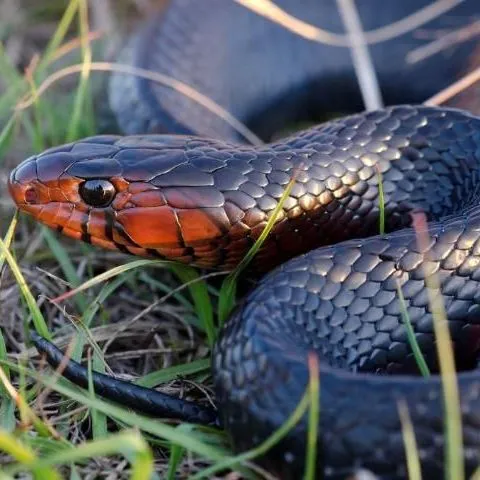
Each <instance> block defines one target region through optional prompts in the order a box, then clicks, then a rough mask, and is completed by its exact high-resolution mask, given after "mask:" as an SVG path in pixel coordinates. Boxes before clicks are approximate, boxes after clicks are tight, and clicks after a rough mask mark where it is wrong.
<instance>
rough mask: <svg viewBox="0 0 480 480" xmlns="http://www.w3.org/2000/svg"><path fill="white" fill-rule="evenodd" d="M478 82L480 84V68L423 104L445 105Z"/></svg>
mask: <svg viewBox="0 0 480 480" xmlns="http://www.w3.org/2000/svg"><path fill="white" fill-rule="evenodd" d="M477 82H480V67H478V68H476V69H475V70H473V72H470V73H469V74H467V75H465V76H464V77H462V78H461V79H460V80H458V81H456V82H455V83H453V84H452V85H450V86H448V87H447V88H445V89H444V90H442V91H441V92H438V93H437V94H436V95H434V96H433V97H430V98H429V99H428V100H425V102H423V103H424V104H425V105H430V106H433V107H435V106H437V105H441V104H442V103H445V102H446V101H448V100H450V99H451V98H453V97H454V96H455V95H458V94H459V93H461V92H463V91H464V90H466V89H467V88H469V87H471V86H472V85H473V84H475V83H477Z"/></svg>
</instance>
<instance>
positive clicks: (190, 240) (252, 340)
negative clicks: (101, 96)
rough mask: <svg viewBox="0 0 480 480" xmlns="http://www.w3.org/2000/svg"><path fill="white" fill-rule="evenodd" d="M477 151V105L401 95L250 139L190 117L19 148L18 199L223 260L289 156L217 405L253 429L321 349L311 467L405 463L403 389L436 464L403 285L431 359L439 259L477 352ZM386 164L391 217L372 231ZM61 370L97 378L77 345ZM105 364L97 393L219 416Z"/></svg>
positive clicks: (210, 260)
mask: <svg viewBox="0 0 480 480" xmlns="http://www.w3.org/2000/svg"><path fill="white" fill-rule="evenodd" d="M178 3H181V2H178ZM187 3H188V2H187ZM407 3H408V2H407ZM130 87H131V85H130ZM224 133H225V132H224ZM225 136H227V137H228V136H229V133H228V132H226V133H225ZM479 167H480V119H478V118H476V117H474V116H472V115H470V114H468V113H464V112H461V111H459V110H454V109H447V108H434V107H421V106H418V107H417V106H411V105H405V106H398V107H390V108H387V109H384V110H379V111H375V112H369V113H362V114H357V115H353V116H349V117H345V118H342V119H338V120H333V121H330V122H328V123H325V124H322V125H320V126H318V127H313V128H310V129H308V130H305V131H303V132H301V133H297V134H295V135H293V136H291V137H288V138H286V139H284V140H282V141H279V142H276V143H270V144H266V145H264V146H259V147H251V146H245V145H240V144H236V143H232V142H231V141H228V140H211V139H208V138H203V137H196V136H189V135H185V136H174V135H141V136H127V137H119V136H113V135H112V136H98V137H93V138H89V139H85V140H82V141H78V142H74V143H72V144H69V145H65V146H61V147H56V148H54V149H51V150H48V151H46V152H44V153H43V154H41V155H38V156H35V157H32V158H30V159H27V160H26V161H25V162H24V163H22V164H21V165H20V166H19V167H17V169H15V170H14V172H12V175H11V178H10V182H9V187H10V192H11V194H12V197H13V198H14V200H15V202H16V203H17V205H18V206H19V207H20V208H21V209H22V210H24V211H26V212H28V213H30V214H32V215H33V216H34V217H35V218H37V219H38V220H39V221H41V222H43V223H45V224H47V225H49V226H51V227H53V228H56V229H57V230H59V231H62V232H63V233H65V234H67V235H69V236H72V237H74V238H78V239H82V240H85V241H89V242H91V243H94V244H97V245H100V246H103V247H107V248H112V249H120V250H122V251H125V252H130V253H134V254H142V255H153V256H156V257H162V258H169V259H175V260H179V261H181V262H186V263H193V264H196V265H199V266H202V267H213V268H231V267H233V266H234V265H235V264H237V263H238V262H239V261H240V259H241V258H242V257H243V255H244V254H245V252H246V251H247V250H248V248H249V247H250V246H251V245H252V243H253V242H254V240H255V239H256V238H258V236H259V234H260V233H261V231H262V230H263V228H264V227H265V224H266V221H267V219H268V217H269V214H271V213H272V211H273V210H274V208H275V206H276V205H277V203H278V201H279V199H280V197H281V195H282V193H283V191H284V189H285V187H286V185H287V184H288V182H289V181H290V179H291V177H292V175H293V174H294V173H295V184H294V186H293V188H292V191H291V193H290V195H289V197H288V198H287V200H286V202H285V204H284V205H283V209H282V213H281V215H280V217H279V219H278V220H277V223H276V224H275V226H274V229H273V231H272V234H271V235H270V236H269V238H268V239H267V241H266V242H265V244H264V246H263V247H262V249H261V251H260V253H259V255H258V256H257V257H256V258H255V260H254V262H255V264H254V265H255V266H256V268H258V269H261V270H267V269H270V268H271V267H273V266H275V265H279V266H278V267H277V268H276V269H275V270H274V271H273V272H271V273H269V274H268V275H267V276H266V277H265V278H264V279H263V280H262V281H261V282H260V284H259V285H258V287H257V288H256V289H255V290H254V291H253V292H251V293H250V294H249V295H248V297H247V298H246V300H245V301H244V302H243V303H242V304H241V306H240V307H239V308H238V309H237V310H236V312H235V313H234V314H233V316H232V317H231V318H230V319H229V320H228V322H227V325H226V327H225V328H224V330H223V331H222V333H221V335H220V338H219V340H218V341H217V343H216V346H215V348H214V352H213V361H212V366H213V378H214V384H215V389H216V394H217V404H218V407H219V413H220V415H219V417H220V422H221V424H222V426H223V427H224V428H225V429H226V430H227V431H228V432H229V434H230V436H231V438H232V442H233V444H234V447H235V448H236V449H238V450H243V449H246V448H250V447H252V446H254V445H257V444H258V443H259V442H261V441H262V440H263V439H265V438H266V437H267V436H268V435H270V434H271V433H272V431H273V430H274V429H276V428H278V427H279V426H280V425H281V424H282V423H283V422H284V421H285V419H286V418H287V417H288V415H289V414H290V413H291V412H292V411H293V409H294V407H295V406H296V405H297V403H298V402H299V400H300V398H301V396H302V395H303V393H304V391H305V389H306V386H307V384H308V378H309V371H308V368H307V363H308V362H307V357H308V355H309V352H315V353H316V354H317V355H318V357H319V359H320V390H321V395H320V398H321V405H320V412H321V413H320V425H319V433H318V435H319V436H318V440H319V449H318V452H319V454H318V459H317V463H318V472H321V473H322V474H323V475H324V476H325V477H326V478H345V477H346V476H347V475H348V474H349V473H351V472H352V471H353V470H355V468H357V467H366V468H370V469H372V470H373V471H374V472H376V473H377V474H379V475H381V476H382V477H383V478H403V477H405V475H406V473H405V472H406V467H405V454H404V445H403V439H402V432H401V427H400V421H399V414H398V405H399V402H402V401H403V402H405V404H406V406H407V407H408V410H409V412H410V416H411V417H412V422H413V425H414V430H415V433H416V437H417V442H418V449H419V452H420V457H421V461H422V468H423V472H424V474H425V475H427V477H426V478H439V476H440V475H441V474H442V472H443V469H444V458H443V449H444V441H445V440H444V433H443V405H442V391H441V383H440V380H439V378H438V377H436V376H435V375H434V376H432V377H431V378H421V377H418V376H413V375H411V374H412V373H413V372H415V371H416V366H415V362H414V360H413V357H412V354H411V348H410V346H409V343H408V340H407V334H406V329H405V326H404V324H403V322H402V308H401V304H400V299H399V295H398V288H401V290H402V292H403V296H404V298H405V304H406V310H407V312H408V314H409V317H410V319H411V322H412V325H413V329H414V331H415V334H416V337H417V340H418V342H419V344H420V346H421V348H422V351H423V352H424V355H425V357H426V360H427V363H428V364H429V366H430V367H431V368H432V369H433V370H435V369H436V367H437V362H436V351H435V336H434V328H433V320H432V313H431V306H430V302H429V296H428V291H427V288H426V278H427V279H428V278H429V277H430V276H431V275H433V274H435V275H436V276H437V278H438V279H439V282H440V289H441V293H442V296H443V299H444V302H445V308H446V314H447V317H448V324H449V327H450V331H451V335H452V338H453V341H454V351H455V354H456V359H457V364H458V366H460V367H462V368H466V369H469V368H473V367H474V366H475V363H476V360H477V358H476V357H477V352H478V348H479V345H480V343H479V342H480V335H479V332H480V328H479V323H480V294H479V293H478V292H479V286H480V285H479V282H480V267H479V265H480V209H479V208H480V207H479V193H478V181H479V172H480V169H479ZM379 172H380V173H381V176H382V185H383V189H384V199H385V215H386V227H387V231H388V232H389V233H387V234H385V235H377V232H378V221H379V219H378V217H379V215H378V212H379V198H378V197H379V178H380V177H379ZM414 209H421V210H422V211H424V212H425V213H426V214H427V216H428V218H429V219H430V223H429V225H428V235H429V240H428V244H427V245H423V246H422V245H419V244H418V242H417V238H416V235H415V232H414V231H413V229H412V228H410V224H411V215H410V214H411V212H412V210H414ZM364 237H368V238H364ZM330 244H334V245H332V246H323V247H321V246H322V245H330ZM318 247H321V248H318ZM294 256H295V258H294V259H292V260H289V261H286V260H287V259H289V258H291V257H294ZM33 340H34V341H35V342H36V344H37V346H38V347H39V348H40V349H41V350H43V351H46V352H47V353H48V355H49V359H50V361H51V362H52V363H53V364H56V363H58V361H59V360H60V359H61V356H62V354H61V352H59V351H58V350H56V349H55V347H53V346H52V345H50V344H48V342H46V341H45V340H43V339H42V338H41V337H39V336H38V335H36V334H34V335H33ZM373 373H376V374H377V375H373ZM382 373H395V374H397V375H391V376H385V375H379V374H382ZM65 375H66V376H67V377H69V378H71V379H72V380H74V381H76V382H77V383H80V384H85V382H86V375H85V370H84V369H83V368H82V367H80V366H78V365H76V364H74V363H73V362H70V364H69V366H68V367H67V369H66V371H65ZM94 380H95V391H96V392H97V393H99V394H101V395H104V396H106V397H108V398H111V399H114V400H118V401H120V402H122V403H126V404H127V405H131V406H133V407H135V408H137V409H141V410H143V411H145V412H147V413H152V414H158V415H162V416H170V417H176V418H180V419H184V420H188V421H193V422H200V423H207V424H208V423H216V422H217V415H216V413H215V412H214V411H212V410H210V409H208V408H203V407H199V406H196V405H194V404H191V403H189V402H186V401H182V400H177V399H172V398H170V397H168V396H166V395H163V394H161V393H159V392H154V393H153V392H152V391H150V390H146V389H142V388H139V387H135V386H133V385H130V384H128V383H126V382H121V381H117V380H114V379H111V378H109V377H106V376H103V375H98V374H97V375H96V376H95V377H94ZM458 383H459V388H460V395H461V405H460V408H461V411H462V421H463V440H464V450H463V452H464V464H465V467H466V469H467V471H468V472H472V471H473V470H474V468H476V467H477V465H478V463H479V459H480V458H479V456H480V453H479V452H480V450H479V448H480V430H479V427H480V404H479V400H480V374H479V373H478V372H477V371H475V370H472V371H465V372H461V373H459V375H458ZM306 428H307V426H306V419H303V420H302V421H301V422H300V423H299V424H298V425H297V426H296V427H295V429H294V430H293V431H291V432H290V433H289V434H288V435H287V437H286V438H285V439H284V440H283V441H282V442H281V443H280V444H278V445H277V446H276V447H274V449H272V450H271V451H270V452H269V453H267V454H266V455H265V457H264V458H263V460H262V461H263V462H264V464H265V465H266V466H267V467H268V468H270V469H271V470H272V471H273V472H276V473H277V474H279V475H280V476H281V478H299V477H300V476H301V474H302V472H303V469H304V460H305V448H306Z"/></svg>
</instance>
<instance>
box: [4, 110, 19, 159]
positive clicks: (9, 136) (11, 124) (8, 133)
mask: <svg viewBox="0 0 480 480" xmlns="http://www.w3.org/2000/svg"><path fill="white" fill-rule="evenodd" d="M17 118H18V117H17V115H12V116H11V117H10V120H8V122H7V123H6V124H5V126H4V127H3V129H2V131H1V132H0V161H2V159H3V157H4V155H5V152H6V151H7V150H8V149H9V148H10V145H11V144H12V142H13V139H14V138H15V135H14V134H15V127H16V126H17Z"/></svg>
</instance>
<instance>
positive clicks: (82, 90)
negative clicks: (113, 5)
mask: <svg viewBox="0 0 480 480" xmlns="http://www.w3.org/2000/svg"><path fill="white" fill-rule="evenodd" d="M77 3H78V13H79V15H78V21H79V30H80V40H81V44H82V54H83V60H82V71H81V74H80V82H79V84H78V88H77V93H76V95H75V101H74V105H73V112H72V116H71V120H70V124H69V126H68V132H67V142H72V141H73V140H75V139H76V138H78V137H79V133H80V132H79V126H80V122H81V120H82V116H83V115H86V110H87V109H86V108H85V105H86V103H87V102H88V100H89V98H90V95H89V92H90V86H89V79H90V65H91V64H92V51H91V48H90V41H89V39H88V33H89V25H88V6H87V2H86V0H78V2H77ZM89 120H90V121H89V122H88V124H90V125H92V124H93V119H89Z"/></svg>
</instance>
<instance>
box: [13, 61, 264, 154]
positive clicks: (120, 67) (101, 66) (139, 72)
mask: <svg viewBox="0 0 480 480" xmlns="http://www.w3.org/2000/svg"><path fill="white" fill-rule="evenodd" d="M84 68H85V67H84V64H83V63H81V64H76V65H70V66H69V67H65V68H62V69H61V70H58V71H56V72H55V73H53V74H52V75H50V76H49V77H48V78H47V79H46V80H45V81H44V82H42V83H41V85H40V86H39V87H38V88H37V89H36V91H35V93H34V94H33V95H30V96H29V97H27V98H26V99H24V100H22V101H20V102H19V103H18V104H17V106H16V108H15V110H16V111H19V110H24V109H26V108H29V107H30V106H31V105H33V104H34V103H35V101H36V99H37V98H38V97H39V96H40V95H42V94H43V93H44V92H45V91H47V90H48V89H49V88H50V87H51V86H52V85H54V84H55V83H56V82H58V81H59V80H61V79H63V78H65V77H68V76H70V75H75V74H78V73H82V72H83V71H84ZM89 70H90V71H97V72H116V73H124V74H125V75H134V76H136V77H141V78H145V79H146V80H151V81H152V82H156V83H159V84H161V85H163V86H165V87H169V88H171V89H173V90H175V91H177V92H179V93H180V94H182V95H185V96H186V97H188V98H190V99H191V100H193V101H194V102H196V103H198V104H199V105H201V106H203V107H205V108H206V109H207V110H209V111H210V112H212V113H213V114H215V115H217V116H218V117H219V118H221V119H223V120H224V121H225V122H226V123H228V124H229V125H230V126H231V127H232V128H233V129H234V130H235V131H237V132H238V133H239V134H240V135H241V136H242V137H244V138H245V139H246V140H248V141H249V142H250V143H251V144H252V145H261V144H262V143H263V142H262V140H261V139H260V138H258V137H257V136H256V135H255V134H254V133H253V132H252V131H251V130H249V129H248V128H247V127H246V126H245V125H244V124H243V123H242V122H240V121H239V120H238V119H236V118H235V117H234V116H233V115H232V114H231V113H230V112H228V111H227V110H225V109H224V108H223V107H222V106H220V105H219V104H218V103H216V102H214V101H213V100H212V99H211V98H209V97H207V96H206V95H203V94H202V93H200V92H199V91H198V90H195V89H194V88H193V87H191V86H190V85H187V84H186V83H183V82H180V81H179V80H177V79H175V78H173V77H169V76H168V75H164V74H162V73H159V72H152V71H150V70H146V69H144V68H137V67H134V66H131V65H124V64H120V63H110V62H92V63H90V65H89Z"/></svg>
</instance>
